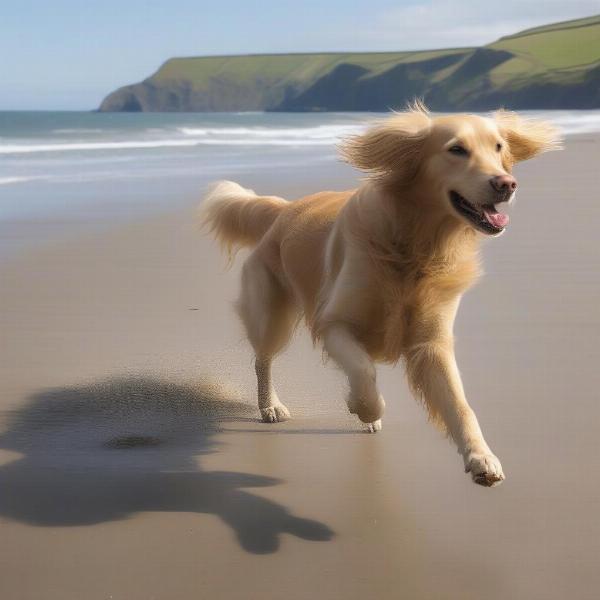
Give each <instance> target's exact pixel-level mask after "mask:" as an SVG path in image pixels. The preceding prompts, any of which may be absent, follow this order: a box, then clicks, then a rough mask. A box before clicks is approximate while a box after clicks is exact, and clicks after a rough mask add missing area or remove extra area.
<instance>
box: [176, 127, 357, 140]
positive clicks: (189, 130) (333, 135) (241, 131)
mask: <svg viewBox="0 0 600 600" xmlns="http://www.w3.org/2000/svg"><path fill="white" fill-rule="evenodd" d="M363 128H364V126H363V125H354V124H344V125H341V124H339V125H318V126H316V127H292V128H283V127H179V128H178V131H179V132H180V133H183V134H184V135H187V136H211V135H212V136H232V135H234V136H235V135H237V136H245V137H248V138H260V139H264V138H271V139H280V138H281V139H285V138H294V139H307V140H324V139H327V140H332V141H335V140H336V139H337V138H339V137H340V136H343V135H348V134H350V133H357V132H359V131H362V129H363Z"/></svg>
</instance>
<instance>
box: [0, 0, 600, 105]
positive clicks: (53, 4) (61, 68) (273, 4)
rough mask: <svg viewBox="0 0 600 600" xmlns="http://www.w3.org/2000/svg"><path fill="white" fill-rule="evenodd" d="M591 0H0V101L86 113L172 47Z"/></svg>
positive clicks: (389, 44)
mask: <svg viewBox="0 0 600 600" xmlns="http://www.w3.org/2000/svg"><path fill="white" fill-rule="evenodd" d="M599 12H600V0H503V1H502V2H499V1H498V0H396V1H394V2H392V1H389V0H368V1H360V2H359V1H353V0H295V1H294V2H289V1H286V0H279V1H272V0H269V1H261V0H213V1H211V2H204V1H202V0H169V1H165V0H161V1H152V0H125V1H123V0H101V1H96V0H90V1H85V0H17V1H8V0H2V1H0V110H12V109H20V110H89V109H93V108H96V107H97V106H98V105H99V104H100V102H101V100H102V98H103V97H104V96H105V95H107V94H108V93H109V92H111V91H113V90H114V89H116V88H117V87H120V86H122V85H126V84H129V83H135V82H137V81H141V80H142V79H144V78H146V77H148V76H149V75H151V74H152V73H153V72H154V71H156V69H157V68H158V67H159V66H160V65H161V64H162V63H163V62H164V61H165V60H166V59H168V58H170V57H173V56H202V55H211V54H213V55H214V54H245V53H262V52H318V51H343V50H350V51H369V50H418V49H427V48H444V47H452V46H473V45H482V44H486V43H489V42H492V41H494V40H495V39H497V38H499V37H501V36H502V35H507V34H510V33H515V32H516V31H519V30H521V29H526V28H528V27H534V26H537V25H543V24H545V23H551V22H555V21H564V20H568V19H575V18H579V17H586V16H590V15H593V14H597V13H599Z"/></svg>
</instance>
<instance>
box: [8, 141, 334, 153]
mask: <svg viewBox="0 0 600 600" xmlns="http://www.w3.org/2000/svg"><path fill="white" fill-rule="evenodd" d="M335 141H336V139H335V138H321V139H301V138H296V139H284V138H277V137H271V138H263V139H258V138H254V139H253V138H249V137H239V138H229V139H227V138H223V139H218V138H205V139H198V138H197V139H164V140H150V141H145V140H130V141H123V142H78V143H75V142H74V143H55V144H4V145H0V154H32V153H38V152H39V153H42V152H74V151H82V150H135V149H147V148H177V147H193V146H257V145H258V146H315V145H318V146H321V145H325V146H328V145H332V144H333V143H335Z"/></svg>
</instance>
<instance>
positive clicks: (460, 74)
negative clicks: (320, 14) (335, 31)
mask: <svg viewBox="0 0 600 600" xmlns="http://www.w3.org/2000/svg"><path fill="white" fill-rule="evenodd" d="M415 97H421V98H423V99H424V100H425V102H426V103H427V104H428V105H429V106H430V107H431V108H432V109H436V110H459V109H471V110H489V109H493V108H497V107H498V106H507V107H509V108H519V109H524V108H599V107H600V17H590V18H588V19H579V20H577V21H569V22H567V23H560V24H554V25H549V26H546V27H541V28H537V29H533V30H528V31H525V32H522V33H519V34H516V35H514V36H509V37H507V38H503V39H501V40H499V41H498V42H495V43H494V44H490V45H489V46H486V47H483V48H466V49H449V50H436V51H428V52H404V53H362V54H349V53H342V54H333V53H332V54H292V55H283V54H282V55H256V56H231V57H199V58H181V59H171V60H169V61H167V62H166V63H165V64H164V65H163V66H162V67H161V68H160V69H159V70H158V71H157V72H156V73H155V74H154V75H152V76H151V77H149V78H148V79H146V80H144V81H143V82H141V83H137V84H134V85H129V86H125V87H123V88H120V89H118V90H116V91H115V92H113V93H111V94H109V95H108V96H107V97H106V98H105V99H104V100H103V102H102V104H101V105H100V109H99V110H100V111H128V112H139V111H168V112H210V111H251V110H266V111H382V110H389V109H391V108H398V107H402V106H403V105H405V104H406V102H407V101H409V100H411V99H413V98H415Z"/></svg>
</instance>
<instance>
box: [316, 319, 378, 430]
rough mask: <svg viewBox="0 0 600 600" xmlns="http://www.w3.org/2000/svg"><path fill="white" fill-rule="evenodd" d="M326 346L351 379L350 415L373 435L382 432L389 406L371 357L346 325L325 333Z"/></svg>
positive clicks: (329, 328)
mask: <svg viewBox="0 0 600 600" xmlns="http://www.w3.org/2000/svg"><path fill="white" fill-rule="evenodd" d="M323 345H324V347H325V350H326V351H327V354H328V355H329V356H331V358H333V360H334V361H335V362H336V363H337V364H338V365H339V366H340V367H341V368H342V369H343V370H344V372H345V373H346V375H347V376H348V383H349V384H350V393H349V395H348V408H349V410H350V412H351V413H354V414H356V415H358V418H359V419H360V420H361V421H362V422H363V423H368V424H369V430H370V431H371V432H375V431H379V430H380V429H381V416H382V415H383V410H384V408H385V402H384V400H383V396H382V395H381V394H380V393H379V390H378V389H377V383H376V371H375V365H374V364H373V361H372V360H371V357H370V356H369V355H368V354H367V353H366V352H365V350H364V348H363V347H362V346H361V345H360V344H359V343H358V341H357V340H356V338H355V337H354V335H352V333H351V331H350V330H349V329H348V327H347V326H346V325H344V324H333V325H330V326H329V327H328V328H327V329H326V330H325V332H324V333H323Z"/></svg>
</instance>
